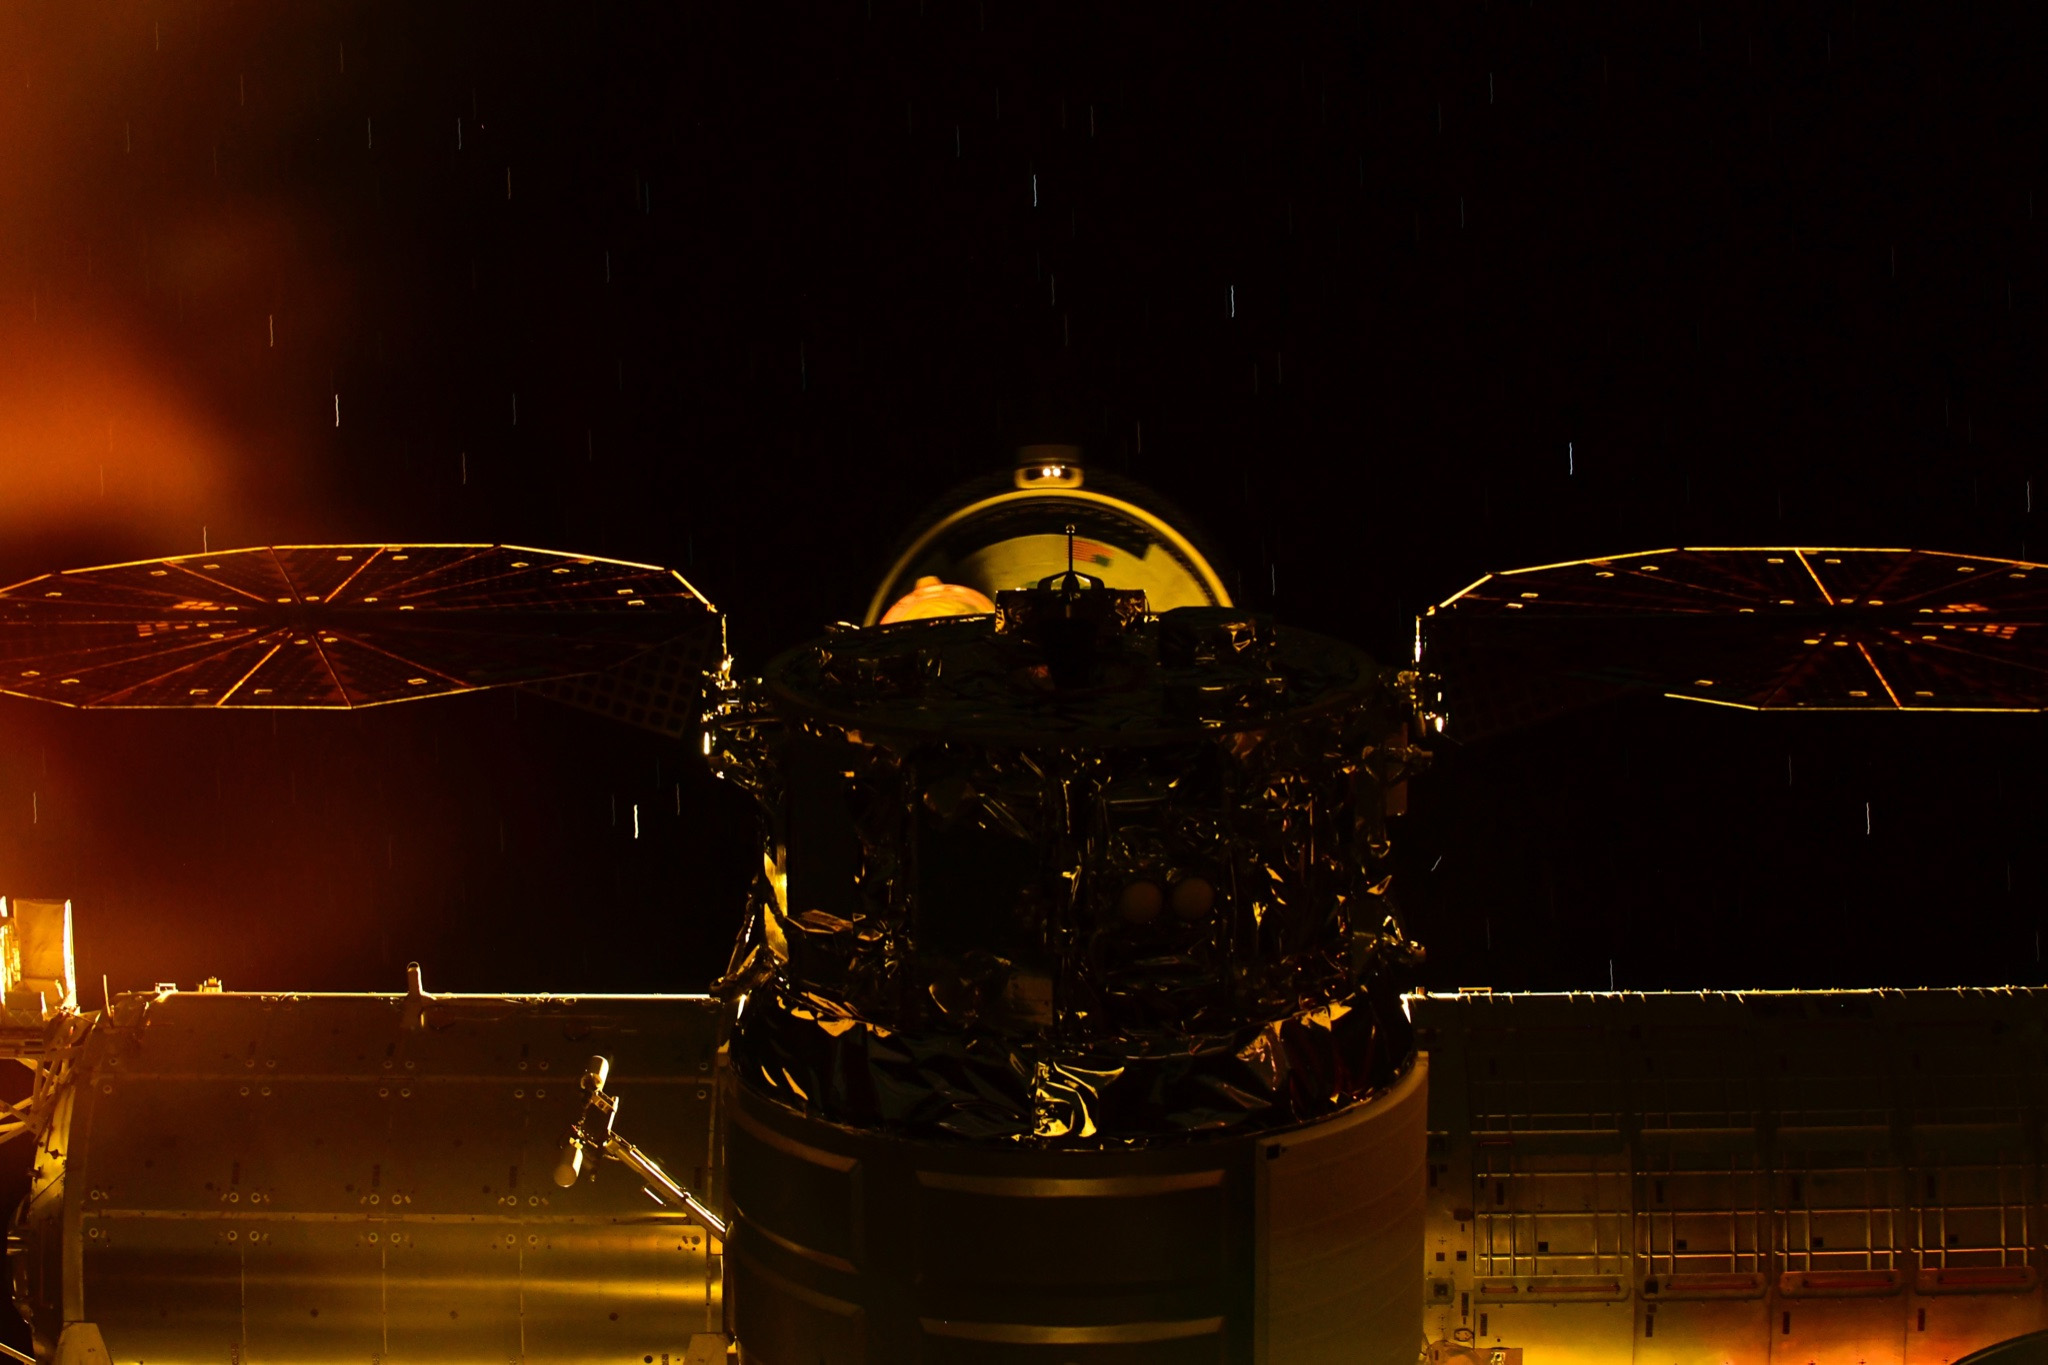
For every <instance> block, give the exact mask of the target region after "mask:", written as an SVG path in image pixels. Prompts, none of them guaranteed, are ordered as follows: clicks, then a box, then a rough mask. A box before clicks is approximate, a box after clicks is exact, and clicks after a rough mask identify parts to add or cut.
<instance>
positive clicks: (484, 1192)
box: [0, 446, 2048, 1365]
mask: <svg viewBox="0 0 2048 1365" xmlns="http://www.w3.org/2000/svg"><path fill="white" fill-rule="evenodd" d="M2044 587H2048V568H2043V567H2041V566H2036V565H2031V564H2021V563H2016V562H2010V561H2005V560H1998V559H1989V558H1983V557H1974V556H1959V555H1943V554H1933V553H1924V552H1915V551H1907V550H1814V549H1805V548H1790V549H1686V548H1673V549H1666V550H1659V551H1651V552H1645V553H1641V554H1630V555H1618V556H1613V557H1609V558H1605V559H1597V560H1586V561H1581V562H1576V563H1572V564H1563V565H1552V566H1545V567H1539V568H1534V569H1526V570H1519V571H1512V572H1508V573H1502V574H1493V575H1488V576H1487V577H1486V578H1484V579H1482V580H1480V581H1479V582H1478V583H1475V584H1473V585H1472V586H1471V587H1469V588H1467V589H1465V590H1464V591H1463V592H1461V593H1459V594H1457V595H1455V596H1454V597H1452V598H1450V599H1448V600H1447V601H1445V602H1444V603H1442V604H1440V605H1439V606H1438V607H1435V608H1433V609H1431V610H1430V611H1429V612H1428V613H1426V614H1425V615H1424V616H1423V618H1422V619H1421V620H1420V621H1419V622H1418V635H1417V641H1416V651H1415V655H1414V657H1413V658H1411V659H1407V660H1403V661H1400V662H1399V663H1397V664H1394V665H1391V666H1390V665H1386V664H1383V663H1381V662H1378V661H1375V660H1373V659H1371V658H1368V657H1367V656H1366V655H1364V654H1363V653H1361V652H1360V651H1358V650H1357V649H1355V648H1353V647H1352V646H1350V645H1348V644H1345V643H1343V642H1341V641H1338V640H1334V639H1330V638H1327V637H1323V636H1319V635H1315V634H1311V633H1309V632H1305V631H1301V630H1296V629H1293V628H1291V627H1288V626H1286V625H1284V624H1281V623H1278V622H1276V621H1274V620H1272V619H1271V618H1270V617H1269V616H1267V615H1265V614H1262V613H1258V612H1252V611H1248V610H1245V609H1243V608H1241V607H1238V606H1236V605H1235V604H1233V603H1232V601H1231V600H1230V595H1229V593H1228V591H1227V589H1226V586H1225V578H1224V576H1223V575H1222V574H1221V573H1220V572H1219V571H1218V568H1217V560H1216V556H1215V555H1214V554H1213V553H1211V552H1210V551H1209V550H1208V549H1207V548H1206V547H1205V545H1204V543H1203V541H1202V539H1201V537H1200V535H1199V533H1198V532H1196V531H1195V530H1194V529H1193V528H1192V526H1191V524H1190V522H1189V521H1188V519H1187V518H1185V517H1183V516H1181V515H1180V514H1179V513H1177V512H1175V511H1174V510H1173V509H1172V508H1171V507H1170V506H1169V505H1167V504H1165V503H1164V502H1162V501H1161V500H1160V499H1158V498H1157V497H1156V496H1155V495H1153V494H1151V493H1150V492H1149V491H1147V490H1144V489H1142V488H1139V487H1138V486H1136V485H1134V484H1130V483H1127V482H1125V481H1122V480H1119V479H1116V478H1114V477H1112V476H1109V475H1107V474H1103V473H1100V472H1098V471H1095V470H1092V469H1088V468H1086V467H1085V466H1084V465H1083V463H1082V462H1081V459H1080V453H1079V452H1078V451H1077V450H1076V449H1074V448H1072V447H1066V446H1031V447H1025V448H1024V449H1023V450H1022V451H1021V452H1020V455H1019V458H1018V461H1017V463H1016V467H1015V468H1014V469H1013V470H1011V471H1007V472H1005V473H1003V474H1001V475H999V476H996V477H994V478H991V479H988V480H984V481H982V482H980V483H977V484H971V485H968V486H966V487H965V488H963V489H960V490H957V491H956V493H955V494H953V495H951V496H950V497H949V498H948V499H947V500H945V501H944V502H943V503H941V504H940V505H939V506H938V507H937V508H936V509H934V511H933V512H932V513H930V514H929V515H928V516H926V517H925V518H924V519H922V520H921V521H920V522H919V523H918V524H917V525H916V526H915V527H913V529H912V531H911V533H910V534H909V535H908V536H906V537H905V539H904V540H903V542H902V543H901V544H900V545H899V547H898V549H897V552H896V553H895V555H894V557H893V558H892V561H891V562H890V564H889V565H888V567H887V569H886V572H885V573H884V574H883V575H882V577H881V579H880V581H879V582H878V583H877V585H876V587H875V590H874V593H873V595H872V598H871V600H870V601H869V604H868V607H867V610H866V613H865V616H864V620H863V621H862V622H861V623H858V624H854V623H845V624H841V625H837V626H834V627H833V628H831V629H830V630H828V631H827V632H826V633H825V634H824V635H823V636H822V637H820V638H819V639H817V640H815V641H812V642H810V643H807V644H805V645H802V646H800V647H798V648H796V649H794V650H791V651H789V652H787V653H785V654H783V655H781V656H779V657H778V658H776V659H774V660H772V661H770V662H769V663H768V664H767V665H766V667H765V668H763V669H761V670H760V672H759V674H758V675H757V676H746V675H743V674H741V673H739V672H737V671H736V670H735V668H734V665H733V662H732V660H731V658H730V657H729V655H728V654H727V651H726V649H725V645H724V638H723V622H722V618H721V617H720V616H719V614H718V613H717V611H716V610H715V609H714V608H713V607H712V605H711V604H710V603H709V602H708V601H707V600H706V599H705V598H704V597H703V595H702V594H700V593H698V592H697V591H696V590H695V589H694V588H693V587H691V585H690V584H689V583H687V582H686V581H685V580H684V579H683V578H682V577H681V576H680V575H677V574H675V573H673V572H671V571H667V570H664V569H660V568H658V567H655V566H649V565H640V564H629V563H622V562H618V561H613V560H607V559H600V558H595V557H590V556H577V555H566V554H559V553H554V552H549V551H543V550H537V549H525V548H520V547H515V546H500V545H490V546H480V545H358V546H297V547H270V548H264V549H255V550H242V551H234V552H219V553H210V554H204V555H186V556H176V557H171V558H166V559H160V560H149V561H142V562H138V563H133V564H125V565H115V566H109V567H105V568H96V569H86V570H79V571H74V572H70V573H63V574H52V575H46V576H43V577H39V578H35V579H31V580H29V581H27V582H25V583H21V584H17V585H15V586H14V587H11V588H7V589H5V590H0V692H6V693H9V694H12V695H15V696H19V697H27V698H32V699H36V700H42V701H46V702H53V703H57V704H62V705H68V706H77V707H83V708H100V707H181V708H192V709H205V708H221V709H227V708H250V707H256V708H262V707H327V708H337V709H344V708H346V709H352V708H358V707H365V706H373V705H382V704H387V703H392V702H399V701H408V700H414V699H419V698H426V697H433V696H441V695H448V694H452V693H459V692H466V691H471V690H475V689H479V688H488V687H508V686H509V687H523V688H527V689H530V690H532V691H535V692H538V693H540V694H542V695H546V696H549V697H552V698H554V699H556V700H558V701H561V702H563V703H565V704H568V705H572V706H578V707H582V708H585V709H589V710H594V711H598V712H601V713H604V714H607V715H610V716H613V717H615V718H617V719H618V720H619V721H621V722H622V723H625V724H630V725H635V726H639V727H641V728H644V729H647V730H650V731H653V732H655V733H657V734H660V735H663V736H666V737H668V739H669V740H671V741H673V742H678V743H682V744H686V745H688V746H690V747H691V748H692V749H693V750H694V751H695V752H696V753H698V754H699V755H700V756H701V757H702V759H703V761H705V762H707V763H708V764H709V765H710V766H711V767H712V769H713V770H714V771H715V772H717V773H719V774H720V775H721V776H723V777H725V778H727V779H728V780H730V781H733V782H735V783H737V784H739V785H740V786H742V787H743V788H745V789H746V790H747V791H749V792H750V793H751V794H752V795H753V796H754V797H755V798H756V799H757V800H758V803H759V807H760V810H761V812H762V842H761V848H760V859H759V867H758V871H757V873H756V875H755V878H754V884H753V889H752V893H751V895H750V898H749V909H748V915H747V920H746V925H745V928H744V930H743V931H742V934H741V936H740V939H739V941H738V943H737V944H736V946H735V949H734V952H733V955H732V958H731V961H730V963H729V965H728V967H727V969H726V970H725V971H724V973H723V974H722V975H721V976H720V978H719V979H718V980H717V981H715V982H713V983H711V985H710V987H709V989H708V990H707V991H706V992H705V993H703V994H698V995H682V994H678V995H665V996H642V997H591V996H579V997H570V996H478V995H448V994H438V993H435V992H432V991H431V990H430V989H429V983H427V982H426V981H424V980H423V979H422V978H421V976H420V974H419V972H418V971H417V969H414V970H412V971H411V972H410V973H409V977H408V981H407V983H406V989H405V990H404V991H403V992H393V993H390V994H348V995H323V994H308V993H293V992H263V993H242V992H234V991H229V990H227V989H225V988H223V987H222V985H221V983H219V982H217V981H215V982H207V983H202V984H200V985H199V986H198V988H197V989H179V988H177V987H175V986H172V985H163V986H159V987H157V988H155V989H154V990H152V991H144V992H130V993H126V994H123V995H120V996H118V997H116V998H114V999H112V1000H110V1001H108V1002H106V1004H105V1006H104V1008H102V1009H100V1010H97V1011H89V1010H85V1009H83V1008H82V1007H81V1006H80V1003H79V1001H78V998H77V991H76V983H75V978H76V968H75V964H74V961H73V950H72V939H71V933H72V929H71V921H70V911H69V906H68V904H67V903H65V902H63V901H61V900H39V899H33V898H15V899H12V900H10V901H7V902H6V903H5V905H4V911H5V913H4V916H0V1051H4V1052H5V1053H6V1055H8V1056H11V1057H13V1058H15V1059H16V1060H18V1061H19V1062H21V1063H22V1064H24V1065H25V1066H26V1067H27V1068H28V1070H29V1072H30V1073H31V1074H32V1076H33V1089H32V1093H31V1094H30V1095H29V1096H28V1098H26V1099H24V1100H23V1101H21V1102H20V1103H18V1104H16V1105H14V1106H12V1107H11V1108H10V1109H9V1110H8V1112H7V1114H6V1115H5V1116H4V1119H0V1137H14V1138H17V1139H19V1140H22V1141H33V1142H34V1143H35V1166H34V1177H33V1183H32V1188H31V1190H30V1193H29V1195H28V1198H27V1200H26V1201H25V1202H24V1204H23V1205H22V1207H21V1209H20V1211H19V1213H18V1215H17V1217H16V1221H15V1227H14V1235H13V1237H12V1238H11V1240H10V1243H9V1251H10V1256H11V1260H12V1267H13V1281H14V1292H15V1298H16V1302H17V1304H18V1306H19V1307H20V1309H21V1311H22V1313H23V1314H24V1316H25V1317H26V1318H27V1320H28V1321H29V1323H30V1324H31V1326H32V1328H33V1332H34V1343H35V1355H34V1358H35V1359H38V1360H49V1361H57V1362H62V1365H116V1363H117V1362H118V1363H119V1365H130V1363H131V1362H132V1363H133V1365H182V1362H187V1361H193V1362H197V1361H209V1362H221V1361H226V1362H228V1363H229V1365H243V1362H249V1363H250V1365H257V1363H258V1362H269V1361H292V1362H313V1361H335V1362H341V1361H349V1362H355V1363H356V1365H360V1363H361V1362H363V1361H365V1360H367V1361H369V1362H371V1363H372V1365H399V1362H404V1361H412V1360H422V1361H447V1362H456V1361H461V1362H470V1361H474V1362H479V1363H480V1365H483V1363H494V1362H498V1361H512V1362H527V1361H532V1362H542V1361H595V1360H616V1361H622V1362H624V1361H632V1360H636V1359H637V1360H639V1361H640V1362H641V1365H653V1362H654V1361H656V1360H657V1359H659V1360H660V1361H661V1362H662V1365H705V1363H706V1362H710V1361H725V1360H730V1359H737V1360H741V1361H747V1362H756V1363H757V1365H813V1363H814V1362H816V1363H817V1365H863V1363H865V1362H892V1363H893V1362H930V1363H931V1365H940V1363H941V1362H1017V1363H1018V1365H1025V1363H1027V1362H1044V1363H1045V1365H1081V1363H1082V1362H1095V1363H1098V1365H1111V1363H1112V1362H1115V1363H1117V1365H1139V1363H1140V1362H1142V1363H1143V1365H1169V1363H1173V1365H1178V1363H1179V1362H1196V1361H1200V1362H1205V1363H1208V1365H1215V1363H1217V1362H1227V1363H1229V1365H1240V1363H1242V1365H1253V1363H1254V1362H1256V1363H1257V1365H1323V1363H1324V1362H1339V1361H1342V1362H1367V1363H1369V1365H1396V1363H1397V1362H1398V1365H1408V1363H1409V1362H1413V1361H1417V1360H1428V1361H1431V1362H1482V1361H1483V1362H1487V1363H1488V1365H1538V1363H1539V1362H1549V1361H1559V1362H1564V1361H1570V1362H1581V1361H1610V1360H1611V1361H1616V1362H1619V1361H1648V1360H1663V1359H1666V1358H1669V1359H1671V1360H1674V1361H1679V1360H1684V1361H1694V1360H1697V1361H1709V1360H1711V1361H1729V1362H1734V1361H1759V1362H1761V1361H1790V1360H1795V1359H1796V1360H1800V1361H1808V1360H1820V1359H1855V1360H1866V1361H1877V1360H1890V1361H1900V1362H1904V1361H1907V1360H1911V1361H1915V1362H1918V1361H1937V1360H1948V1361H1953V1360H1957V1359H1960V1358H1961V1357H1962V1356H1963V1355H1965V1354H1966V1353H1968V1352H1970V1351H1973V1350H1977V1349H1980V1348H1985V1347H1991V1346H1993V1345H1994V1344H1996V1343H1999V1342H2004V1341H2010V1340H2012V1339H2016V1338H2020V1337H2022V1336H2024V1335H2025V1334H2027V1333H2029V1332H2033V1331H2037V1330H2039V1329H2040V1328H2042V1327H2043V1326H2044V1325H2048V1307H2044V1297H2043V1290H2042V1286H2041V1284H2040V1273H2039V1266H2040V1264H2041V1251H2040V1245H2041V1239H2042V1236H2043V1232H2042V1217H2043V1213H2042V1209H2043V1204H2042V1199H2043V1195H2042V1185H2041V1165H2040V1161H2041V1157H2040V1140H2041V1128H2040V1114H2041V1108H2042V1102H2043V1096H2042V1095H2041V1094H2040V1088H2041V1077H2042V1074H2043V1069H2042V1067H2041V1065H2040V1060H2041V1054H2040V1049H2041V1046H2042V1043H2041V1036H2042V1032H2043V1025H2044V1023H2048V1000H2044V999H2043V998H2042V997H2041V996H2040V995H2039V994H2038V993H2036V992H2032V991H2027V990H2003V991H1976V992H1970V991H1960V992H1936V991H1882V992H1839V991H1834V992H1781V993H1761V994H1759V993H1738V992H1730V993H1722V994H1715V993H1705V994H1692V995H1654V994H1653V995H1645V994H1640V993H1614V992H1608V993H1600V994H1575V995H1564V996H1538V995H1510V994H1506V993H1500V994H1496V993H1493V992H1490V991H1486V990H1466V991H1461V992H1458V993H1455V994H1450V995H1443V994H1428V993H1417V992H1414V991H1413V990H1412V989H1411V987H1412V985H1413V983H1414V980H1415V975H1416V966H1417V964H1418V962H1419V961H1420V959H1421V954H1422V951H1423V949H1422V947H1421V946H1420V945H1418V944H1416V943H1414V942H1412V941H1411V940H1410V939H1409V938H1408V936H1407V934H1406V933H1405V932H1404V930H1403V929H1402V926H1401V922H1400V918H1399V915H1398V913H1397V911H1396V908H1395V904H1394V898H1393V893H1392V889H1391V885H1390V883H1391V878H1390V874H1389V872H1388V850H1389V842H1388V841H1389V834H1388V830H1389V820H1390V818H1393V817H1397V816H1398V815H1399V814H1401V812H1402V811H1403V810H1404V809H1405V803H1406V797H1407V785H1408V783H1409V782H1410V781H1411V780H1412V779H1413V778H1414V777H1415V776H1416V775H1417V774H1419V773H1421V772H1423V771H1424V770H1425V769H1426V768H1427V766H1428V762H1429V757H1430V754H1429V751H1430V748H1431V746H1432V745H1433V744H1436V743H1438V742H1439V741H1440V739H1441V738H1442V737H1443V736H1444V735H1445V733H1446V727H1447V726H1448V727H1449V733H1451V734H1454V735H1462V734H1466V733H1470V734H1484V733H1487V732H1489V731H1493V730H1499V729H1506V728H1509V727H1512V726H1514V725H1519V724H1526V723H1529V722H1530V721H1532V720H1536V719H1540V718H1542V717H1544V716H1547V715H1552V714H1557V713H1559V712H1561V711H1564V710H1568V709H1571V708H1572V707H1575V706H1579V705H1583V704H1585V703H1587V702H1589V701H1594V700H1598V699H1600V698H1602V697H1607V696H1613V695H1618V694H1621V693H1623V692H1629V691H1640V690H1651V691H1656V692H1662V693H1665V694H1667V695H1670V696H1674V697H1680V698H1684V699H1688V700H1693V701H1698V702H1706V703H1712V704H1720V705H1730V706H1740V707H1751V708H1757V709H1787V710H1829V709H1863V710H1912V709H1916V708H1922V709H1951V710H2040V709H2042V708H2043V706H2044V688H2043V686H2042V682H2041V679H2042V677H2043V673H2042V670H2041V660H2040V658H2039V656H2038V651H2039V648H2040V646H2039V643H2038V640H2039V638H2040V632H2041V623H2042V621H2043V609H2044V608H2048V596H2044V594H2043V588H2044ZM1965 1057H1966V1058H1968V1059H1969V1067H1971V1068H1974V1070H1968V1071H1966V1070H1964V1069H1963V1068H1962V1067H1960V1066H1959V1065H1958V1060H1957V1059H1958V1058H1965ZM2015 1349H2017V1348H2015ZM2014 1358H2015V1359H2017V1357H2014Z"/></svg>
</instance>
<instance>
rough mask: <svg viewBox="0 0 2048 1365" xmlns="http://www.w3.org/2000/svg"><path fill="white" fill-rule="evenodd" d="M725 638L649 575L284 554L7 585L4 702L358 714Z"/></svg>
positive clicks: (572, 563) (452, 554) (589, 561)
mask: <svg viewBox="0 0 2048 1365" xmlns="http://www.w3.org/2000/svg"><path fill="white" fill-rule="evenodd" d="M717 639H718V617H717V614H716V612H715V611H714V610H713V609H712V607H711V604H710V603H709V602H707V601H706V600H705V599H704V597H703V595H702V594H700V593H699V592H698V591H697V590H696V589H695V588H693V587H691V586H690V585H689V584H688V583H687V582H685V581H684V580H683V578H682V576H681V575H680V574H677V573H675V572H673V571H671V570H668V569H662V568H657V567H654V566H652V565H647V564H629V563H624V562H622V561H618V560H610V559H597V558H594V557H591V556H588V555H566V554H557V553H555V552H553V551H549V550H531V549H523V548H521V547H518V546H512V545H280V546H272V547H267V548H261V549H250V550H223V551H220V552H218V553H214V554H200V555H180V556H176V557H174V558H170V559H152V560H144V561H139V562H137V563H133V564H112V565H107V566H105V567H102V568H94V569H74V570H72V571H70V572H68V573H60V574H46V575H44V576H43V577H41V578H33V579H30V580H28V581H27V582H25V583H17V584H15V585H14V586H13V587H11V588H6V589H0V692H8V693H12V694H14V695H16V696H22V697H33V698H36V699H37V700H41V701H54V702H59V703H61V704H64V705H68V706H84V707H156V706H204V707H265V706H273V707H313V708H352V707H361V706H376V705H380V704H382V703H385V702H393V701H404V700H408V699H410V698H414V697H425V696H436V695H443V694H446V693H450V692H464V691H469V690H472V689H475V688H483V687H501V686H507V685H514V684H522V683H535V682H543V681H547V680H550V679H558V678H566V677H575V676H580V675H583V674H589V673H594V672H599V671H602V670H605V669H608V668H612V667H615V666H617V665H620V664H622V663H626V662H628V661H630V660H633V659H635V658H637V657H639V656H641V655H644V654H646V653H648V652H649V651H651V650H654V649H658V648H664V647H673V646H676V645H678V644H680V643H687V644H690V645H694V646H701V647H703V648H706V649H711V648H714V647H715V645H716V641H717Z"/></svg>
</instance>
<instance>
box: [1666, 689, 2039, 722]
mask: <svg viewBox="0 0 2048 1365" xmlns="http://www.w3.org/2000/svg"><path fill="white" fill-rule="evenodd" d="M1664 695H1665V696H1667V697H1669V698H1670V699H1671V700H1672V701H1696V702H1698V703H1700V704H1701V705H1702V706H1726V707H1730V708H1732V709H1734V710H1737V711H1801V712H1804V711H1866V712H1867V711H1886V710H1896V711H1928V712H1944V711H1953V712H1957V713H1968V714H1973V715H1974V714H1983V715H2010V716H2035V715H2039V714H2041V712H2042V711H2044V710H2048V707H2040V706H1893V707H1884V706H1758V705H1756V704H1755V703H1753V702H1746V701H1722V700H1721V699H1720V698H1719V697H1695V696H1693V695H1692V694H1691V693H1690V692H1666V693H1665V694H1664Z"/></svg>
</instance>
